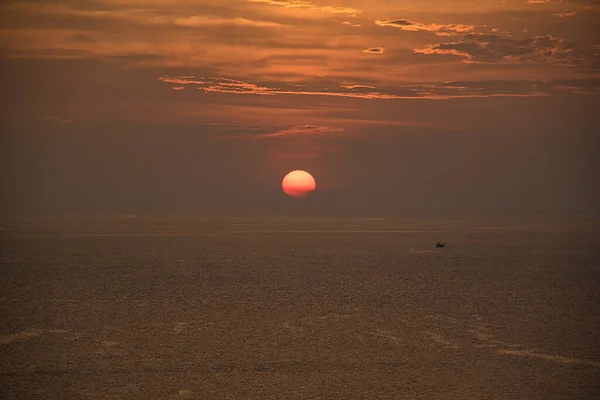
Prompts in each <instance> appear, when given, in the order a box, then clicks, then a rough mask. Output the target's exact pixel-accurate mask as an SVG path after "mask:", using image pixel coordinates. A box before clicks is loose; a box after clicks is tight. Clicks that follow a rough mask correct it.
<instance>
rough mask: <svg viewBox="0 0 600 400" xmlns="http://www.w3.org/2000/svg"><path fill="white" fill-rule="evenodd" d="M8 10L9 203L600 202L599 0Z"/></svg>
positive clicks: (190, 3) (417, 207)
mask: <svg viewBox="0 0 600 400" xmlns="http://www.w3.org/2000/svg"><path fill="white" fill-rule="evenodd" d="M0 7H1V11H0V80H1V83H2V92H1V95H0V101H1V102H2V103H1V107H0V138H1V142H0V145H1V146H0V157H1V160H0V167H1V171H0V174H1V175H0V178H1V181H0V182H1V186H2V190H1V191H0V201H1V203H0V204H1V206H2V210H3V211H4V212H8V213H11V212H29V211H31V212H34V211H35V212H38V211H43V212H90V213H145V212H148V213H154V212H156V213H173V214H183V213H205V214H206V213H207V214H217V213H219V214H223V213H224V214H250V215H254V214H263V213H272V214H294V213H300V214H302V213H308V214H318V215H338V214H343V215H361V216H378V215H410V214H411V213H421V214H425V215H427V214H431V215H434V214H436V213H440V212H441V213H443V212H455V213H470V212H492V213H500V214H502V213H514V214H516V215H521V214H528V213H557V214H560V213H566V214H577V213H582V214H586V215H591V216H598V215H599V212H598V211H599V209H600V207H599V206H598V205H599V204H600V195H599V191H600V189H599V188H598V186H599V185H598V178H597V177H598V173H599V171H600V161H598V159H599V157H598V151H599V150H600V131H599V129H598V122H599V121H600V115H599V114H600V113H599V112H598V111H599V110H600V108H599V107H598V106H599V104H600V102H599V100H600V28H598V25H597V23H596V22H597V21H598V20H599V18H600V1H598V0H562V1H558V0H502V1H501V0H478V1H472V0H443V1H442V0H435V1H434V0H418V1H417V0H414V1H408V0H407V1H403V0H314V1H308V0H306V1H305V0H223V1H220V0H180V1H177V0H96V1H91V0H52V1H50V0H47V1H46V0H21V1H10V0H8V1H3V2H2V5H1V6H0ZM294 169H304V170H307V171H309V172H310V173H312V174H313V175H314V177H315V179H316V181H317V190H316V191H315V192H313V193H311V194H310V196H308V197H307V198H305V199H302V200H299V199H289V198H287V197H286V196H285V195H284V194H283V192H282V190H281V180H282V178H283V176H284V175H285V174H286V173H287V172H289V171H291V170H294Z"/></svg>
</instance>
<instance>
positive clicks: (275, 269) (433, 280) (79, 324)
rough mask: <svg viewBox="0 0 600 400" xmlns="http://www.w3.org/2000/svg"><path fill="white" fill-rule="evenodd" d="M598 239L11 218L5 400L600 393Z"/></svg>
mask: <svg viewBox="0 0 600 400" xmlns="http://www.w3.org/2000/svg"><path fill="white" fill-rule="evenodd" d="M598 232H599V229H598V225H597V224H593V223H585V222H577V223H575V222H569V223H565V222H560V223H558V222H557V223H550V222H547V221H543V220H538V221H535V222H533V223H525V222H524V221H513V222H506V221H486V220H470V221H449V220H445V221H435V220H429V221H428V220H419V219H359V218H354V219H348V218H346V219H344V218H275V217H260V218H183V217H182V218H167V217H154V218H149V217H139V216H123V217H108V216H105V217H94V218H54V219H52V218H36V219H32V218H30V219H20V220H16V219H15V220H10V221H3V223H2V230H1V231H0V234H1V241H0V245H1V258H0V260H1V265H0V271H1V278H2V280H1V283H0V289H1V290H0V307H1V316H2V324H1V326H0V351H1V353H0V377H1V378H0V379H1V382H0V383H1V385H0V398H2V399H469V400H471V399H507V400H508V399H511V400H512V399H531V400H534V399H540V400H541V399H544V400H547V399H591V398H599V397H600V345H598V343H600V334H599V333H598V332H599V328H600V312H599V310H600V307H599V306H600V290H599V289H600V251H599V246H598ZM440 240H441V241H444V242H445V243H446V247H445V248H442V249H438V248H435V243H436V242H437V241H440Z"/></svg>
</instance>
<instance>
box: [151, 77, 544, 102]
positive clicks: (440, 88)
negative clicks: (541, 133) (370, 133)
mask: <svg viewBox="0 0 600 400" xmlns="http://www.w3.org/2000/svg"><path fill="white" fill-rule="evenodd" d="M158 80H159V81H161V82H165V83H169V84H178V85H194V86H197V87H198V89H200V90H202V91H204V92H208V93H224V94H237V95H257V96H277V95H286V96H328V97H347V98H355V99H379V100H394V99H405V100H411V99H415V100H416V99H429V100H447V99H457V98H488V97H533V96H547V95H548V93H547V92H546V91H542V90H540V89H539V87H538V86H537V85H526V86H523V87H518V88H516V87H514V85H496V86H493V87H486V86H478V85H476V84H471V85H467V84H456V83H452V82H446V83H431V84H411V85H402V86H396V87H394V88H391V89H388V90H381V89H376V88H375V87H373V86H370V85H341V86H339V88H338V89H335V90H331V89H325V88H317V87H312V88H309V87H295V88H286V87H276V86H264V85H258V84H254V83H249V82H244V81H241V80H235V79H230V78H195V77H170V76H161V77H159V78H158Z"/></svg>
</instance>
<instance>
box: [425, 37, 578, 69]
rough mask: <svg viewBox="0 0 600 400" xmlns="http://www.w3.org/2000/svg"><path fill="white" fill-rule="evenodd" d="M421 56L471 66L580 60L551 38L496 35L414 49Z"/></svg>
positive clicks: (568, 63) (566, 44) (567, 45)
mask: <svg viewBox="0 0 600 400" xmlns="http://www.w3.org/2000/svg"><path fill="white" fill-rule="evenodd" d="M414 52H415V53H418V54H442V55H443V54H445V55H454V56H458V57H462V58H463V59H464V60H463V61H464V62H470V63H537V64H557V65H564V66H573V65H575V64H576V63H577V62H578V61H579V59H578V56H577V55H575V54H574V52H573V47H572V44H571V43H569V42H567V41H565V40H563V39H558V38H555V37H552V36H549V35H546V36H536V37H533V38H527V39H513V38H509V37H505V36H501V35H493V34H468V35H465V36H464V37H463V40H461V41H458V42H450V43H440V44H431V45H429V46H427V47H425V48H421V49H414Z"/></svg>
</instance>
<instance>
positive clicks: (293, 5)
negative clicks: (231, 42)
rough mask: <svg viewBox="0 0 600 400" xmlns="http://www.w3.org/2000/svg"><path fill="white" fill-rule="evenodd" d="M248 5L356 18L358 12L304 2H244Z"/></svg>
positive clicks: (302, 0)
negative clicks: (267, 5)
mask: <svg viewBox="0 0 600 400" xmlns="http://www.w3.org/2000/svg"><path fill="white" fill-rule="evenodd" d="M246 1H247V2H248V3H264V4H270V5H274V6H280V7H286V8H303V9H307V10H316V11H323V12H328V13H332V14H347V15H351V16H357V15H358V14H360V13H361V11H360V10H358V9H356V8H350V7H335V6H320V5H317V4H315V3H312V2H310V1H304V0H246Z"/></svg>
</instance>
